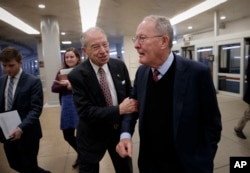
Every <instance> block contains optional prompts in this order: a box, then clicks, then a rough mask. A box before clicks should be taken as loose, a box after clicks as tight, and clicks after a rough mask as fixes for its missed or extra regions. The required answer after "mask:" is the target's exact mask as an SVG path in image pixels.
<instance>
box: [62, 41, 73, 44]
mask: <svg viewBox="0 0 250 173" xmlns="http://www.w3.org/2000/svg"><path fill="white" fill-rule="evenodd" d="M62 44H72V42H71V41H62Z"/></svg>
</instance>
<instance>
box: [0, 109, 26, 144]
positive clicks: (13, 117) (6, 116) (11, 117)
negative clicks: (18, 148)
mask: <svg viewBox="0 0 250 173" xmlns="http://www.w3.org/2000/svg"><path fill="white" fill-rule="evenodd" d="M20 123H21V119H20V116H19V114H18V112H17V111H16V110H14V111H9V112H4V113H0V127H1V129H2V131H3V134H4V137H5V139H6V140H8V139H10V138H11V136H10V134H11V133H12V132H13V130H15V129H16V128H17V126H18V125H19V124H20Z"/></svg>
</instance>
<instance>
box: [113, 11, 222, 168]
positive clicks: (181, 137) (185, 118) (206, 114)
mask: <svg viewBox="0 0 250 173" xmlns="http://www.w3.org/2000/svg"><path fill="white" fill-rule="evenodd" d="M132 40H133V42H134V47H135V49H136V50H137V52H138V54H139V62H140V63H141V64H142V65H141V66H140V67H139V68H138V70H137V72H136V76H135V81H134V87H133V91H132V98H134V99H136V100H137V101H138V105H139V108H138V117H135V116H134V121H137V118H138V119H139V125H138V127H139V136H140V146H139V147H140V148H139V157H138V167H139V170H140V173H166V172H171V171H172V172H178V173H184V172H185V173H212V172H213V166H214V165H213V160H214V157H215V154H216V151H217V147H218V146H217V144H218V142H219V141H220V137H221V130H222V125H221V114H220V111H219V107H218V102H217V98H216V91H215V89H214V84H213V81H212V78H211V73H210V69H209V68H208V67H207V66H205V65H203V64H201V63H199V62H195V61H193V60H189V59H187V58H184V57H181V56H178V55H176V54H174V53H173V52H172V51H171V48H172V46H173V45H172V41H173V28H172V26H171V24H170V21H169V20H168V19H167V18H166V17H164V16H157V15H150V16H147V17H145V18H144V19H143V21H142V22H141V23H140V24H139V25H138V27H137V30H136V36H135V37H134V38H133V39H132ZM134 124H135V123H134V122H132V125H134ZM130 128H131V124H129V125H128V126H127V128H123V129H122V133H121V140H120V142H119V144H118V145H117V147H116V150H117V152H118V153H119V154H120V155H121V156H122V157H127V156H129V157H131V156H132V140H131V136H132V134H131V133H129V131H131V129H130Z"/></svg>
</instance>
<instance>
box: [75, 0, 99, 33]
mask: <svg viewBox="0 0 250 173" xmlns="http://www.w3.org/2000/svg"><path fill="white" fill-rule="evenodd" d="M100 3H101V0H94V1H93V0H79V7H80V14H81V22H82V31H83V32H84V31H86V30H87V29H88V28H90V27H94V26H96V20H97V15H98V12H99V7H100Z"/></svg>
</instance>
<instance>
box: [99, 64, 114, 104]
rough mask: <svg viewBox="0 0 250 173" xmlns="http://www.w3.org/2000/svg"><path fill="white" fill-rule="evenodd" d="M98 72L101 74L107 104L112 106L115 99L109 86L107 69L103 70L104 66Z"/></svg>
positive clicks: (101, 83) (101, 84)
mask: <svg viewBox="0 0 250 173" xmlns="http://www.w3.org/2000/svg"><path fill="white" fill-rule="evenodd" d="M98 72H99V74H100V86H101V88H102V92H103V94H104V97H105V100H106V102H107V105H108V106H112V105H113V101H112V97H111V94H110V90H109V86H108V82H107V78H106V74H105V71H104V70H103V68H99V70H98Z"/></svg>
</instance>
